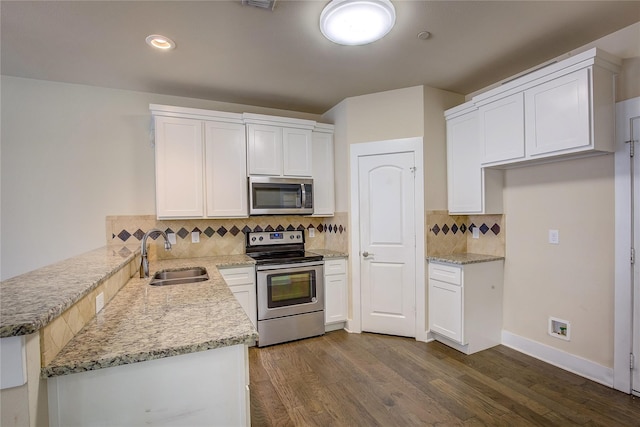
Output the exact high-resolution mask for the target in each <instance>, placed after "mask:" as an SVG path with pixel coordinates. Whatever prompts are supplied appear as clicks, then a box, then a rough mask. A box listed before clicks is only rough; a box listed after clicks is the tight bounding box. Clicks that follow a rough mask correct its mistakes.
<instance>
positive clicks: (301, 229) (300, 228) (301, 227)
mask: <svg viewBox="0 0 640 427" xmlns="http://www.w3.org/2000/svg"><path fill="white" fill-rule="evenodd" d="M296 230H298V231H304V230H306V228H304V225H302V224H300V225H299V226H298V228H296Z"/></svg>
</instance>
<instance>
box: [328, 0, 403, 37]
mask: <svg viewBox="0 0 640 427" xmlns="http://www.w3.org/2000/svg"><path fill="white" fill-rule="evenodd" d="M395 22H396V10H395V8H394V7H393V4H392V3H391V1H389V0H332V1H331V2H330V3H329V4H328V5H327V6H326V7H325V8H324V9H323V11H322V14H321V15H320V31H322V34H323V35H324V36H325V37H326V38H328V39H329V40H331V41H332V42H334V43H337V44H342V45H351V46H355V45H363V44H368V43H372V42H374V41H376V40H380V39H381V38H382V37H384V36H386V35H387V34H388V33H389V31H391V29H392V28H393V25H394V24H395Z"/></svg>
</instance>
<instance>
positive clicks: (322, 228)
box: [309, 224, 324, 233]
mask: <svg viewBox="0 0 640 427" xmlns="http://www.w3.org/2000/svg"><path fill="white" fill-rule="evenodd" d="M309 228H313V226H312V225H309ZM316 230H318V231H319V232H320V233H322V232H323V231H324V227H323V226H322V224H320V225H318V226H317V227H316Z"/></svg>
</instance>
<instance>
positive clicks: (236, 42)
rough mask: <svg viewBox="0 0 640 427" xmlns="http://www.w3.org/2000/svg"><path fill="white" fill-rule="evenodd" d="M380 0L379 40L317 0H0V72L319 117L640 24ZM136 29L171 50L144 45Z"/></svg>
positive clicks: (465, 86)
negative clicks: (323, 23)
mask: <svg viewBox="0 0 640 427" xmlns="http://www.w3.org/2000/svg"><path fill="white" fill-rule="evenodd" d="M392 1H393V4H394V5H395V8H396V13H397V20H396V26H395V28H394V29H393V30H392V31H391V32H390V33H389V34H388V35H387V36H386V37H385V38H384V39H382V40H380V41H378V42H375V43H372V44H370V45H366V46H339V45H336V44H333V43H331V42H330V41H328V40H326V39H324V38H323V36H322V35H321V33H320V30H319V28H318V20H319V16H320V12H321V11H322V8H323V7H324V6H325V5H326V4H327V3H328V0H306V1H292V0H277V1H276V3H275V8H274V10H273V11H270V10H266V9H260V8H256V7H252V6H243V5H242V3H241V0H229V1H118V2H114V1H70V2H67V1H35V2H30V1H6V0H2V2H1V3H0V14H1V22H0V36H1V46H0V48H1V58H0V59H1V63H0V65H1V71H2V74H3V75H9V76H18V77H26V78H33V79H42V80H52V81H60V82H68V83H79V84H87V85H94V86H102V87H109V88H119V89H128V90H136V91H143V92H152V93H160V94H167V95H176V96H185V97H192V98H203V99H210V100H217V101H226V102H233V103H240V104H248V105H256V106H264V107H273V108H281V109H287V110H295V111H303V112H309V113H318V114H319V113H323V112H325V111H327V110H328V109H329V108H331V107H332V106H334V105H336V104H337V103H339V102H340V101H342V100H343V99H345V98H347V97H351V96H357V95H362V94H367V93H374V92H380V91H384V90H391V89H398V88H404V87H410V86H415V85H428V86H431V87H435V88H440V89H445V90H450V91H453V92H458V93H461V94H468V93H471V92H474V91H477V90H479V89H481V88H483V87H486V86H488V85H490V84H492V83H494V82H496V81H498V80H501V79H504V78H507V77H509V76H512V75H514V74H517V73H519V72H521V71H523V70H526V69H528V68H530V67H533V66H535V65H537V64H540V63H542V62H544V61H547V60H549V59H551V58H554V57H556V56H559V55H561V54H564V53H566V52H569V51H571V50H573V49H576V48H578V47H580V46H583V45H585V44H587V43H590V42H592V41H594V40H596V39H598V38H601V37H603V36H605V35H607V34H610V33H613V32H615V31H617V30H619V29H621V28H624V27H627V26H629V25H631V24H634V23H636V22H639V21H640V1H549V2H546V1H497V2H493V1H406V0H392ZM420 31H429V32H430V33H431V37H430V38H429V39H427V40H420V39H418V38H417V34H418V33H419V32H420ZM149 34H163V35H165V36H168V37H171V38H172V39H173V40H175V42H176V44H177V48H176V49H175V50H173V51H170V52H157V51H154V50H152V49H151V48H150V47H148V46H147V45H146V44H145V37H146V36H147V35H149ZM612 53H617V52H612Z"/></svg>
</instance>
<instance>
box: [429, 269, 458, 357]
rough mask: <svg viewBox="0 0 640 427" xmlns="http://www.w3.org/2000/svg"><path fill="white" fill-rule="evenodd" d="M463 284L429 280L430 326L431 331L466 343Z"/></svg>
mask: <svg viewBox="0 0 640 427" xmlns="http://www.w3.org/2000/svg"><path fill="white" fill-rule="evenodd" d="M462 291H463V288H462V286H459V285H453V284H450V283H445V282H441V281H440V280H433V279H430V280H429V327H430V329H431V331H433V332H436V333H438V334H440V335H442V336H445V337H447V338H450V339H452V340H453V341H456V342H458V343H460V344H465V342H464V334H463V330H462V326H463V318H462V316H463V311H464V307H463V299H462Z"/></svg>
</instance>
